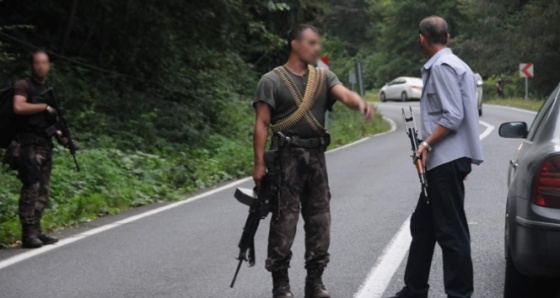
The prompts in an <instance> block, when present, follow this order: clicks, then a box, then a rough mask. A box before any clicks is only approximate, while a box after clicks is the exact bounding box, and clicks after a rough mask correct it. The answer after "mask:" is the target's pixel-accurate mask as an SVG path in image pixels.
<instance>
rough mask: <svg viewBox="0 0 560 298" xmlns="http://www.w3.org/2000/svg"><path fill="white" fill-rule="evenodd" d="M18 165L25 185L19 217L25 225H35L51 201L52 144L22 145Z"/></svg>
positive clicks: (19, 175) (22, 189)
mask: <svg viewBox="0 0 560 298" xmlns="http://www.w3.org/2000/svg"><path fill="white" fill-rule="evenodd" d="M18 164H19V165H18V177H19V179H20V180H21V182H22V183H23V186H22V188H21V194H20V199H19V209H18V213H19V217H20V220H21V222H22V223H23V224H34V223H36V222H37V221H40V220H41V217H42V214H43V210H44V209H45V206H46V205H47V203H48V200H49V192H50V180H51V171H52V144H50V143H45V144H26V145H22V146H21V152H20V156H19V162H18Z"/></svg>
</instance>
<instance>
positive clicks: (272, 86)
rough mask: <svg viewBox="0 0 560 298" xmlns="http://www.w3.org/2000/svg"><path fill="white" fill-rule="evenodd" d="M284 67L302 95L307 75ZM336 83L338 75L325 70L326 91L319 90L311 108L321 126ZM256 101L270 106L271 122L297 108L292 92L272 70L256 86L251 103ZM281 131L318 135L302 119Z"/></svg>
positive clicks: (305, 135) (303, 136)
mask: <svg viewBox="0 0 560 298" xmlns="http://www.w3.org/2000/svg"><path fill="white" fill-rule="evenodd" d="M284 69H285V70H286V71H287V73H288V74H289V75H290V77H291V79H292V81H293V82H294V83H295V85H296V86H297V88H298V89H299V92H300V93H301V94H302V95H303V94H305V88H306V84H307V77H308V75H307V74H305V75H303V76H298V75H296V74H294V73H292V72H291V71H290V70H289V69H287V68H286V67H284ZM338 84H341V82H340V80H339V79H338V77H337V76H336V75H335V74H334V73H333V72H332V71H330V70H329V71H327V84H326V86H325V88H326V89H327V90H326V92H321V95H320V96H321V97H320V98H318V100H317V103H316V104H315V105H314V106H313V108H312V109H311V113H312V114H313V116H315V118H316V119H317V121H318V122H319V123H320V124H321V125H322V126H323V127H324V126H325V112H326V111H327V110H329V109H330V108H331V106H332V105H333V103H334V100H333V98H332V96H331V92H330V91H331V88H332V87H334V86H336V85H338ZM257 102H264V103H266V104H268V105H269V106H270V107H271V108H272V119H271V121H272V124H275V123H276V122H278V121H279V120H281V119H283V118H285V117H287V116H288V115H290V114H292V113H293V112H294V111H295V110H297V105H296V101H295V99H294V98H293V97H292V94H291V93H290V91H289V90H288V88H287V87H286V85H285V83H284V82H283V81H282V79H281V78H280V76H278V74H277V73H276V72H274V71H271V72H268V73H267V74H265V75H263V76H262V78H261V80H260V82H259V84H258V86H257V92H256V94H255V98H254V100H253V105H254V104H256V103H257ZM283 133H284V134H288V135H297V136H299V137H301V138H312V137H317V136H318V132H317V131H315V130H313V129H312V128H311V127H310V126H309V125H306V124H305V122H304V121H300V123H298V124H297V125H294V126H293V127H292V128H290V129H289V130H288V131H283Z"/></svg>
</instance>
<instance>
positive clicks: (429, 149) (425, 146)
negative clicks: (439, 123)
mask: <svg viewBox="0 0 560 298" xmlns="http://www.w3.org/2000/svg"><path fill="white" fill-rule="evenodd" d="M420 145H422V146H424V148H426V150H428V152H430V151H432V146H430V144H428V142H426V141H422V143H420Z"/></svg>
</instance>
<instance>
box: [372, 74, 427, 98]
mask: <svg viewBox="0 0 560 298" xmlns="http://www.w3.org/2000/svg"><path fill="white" fill-rule="evenodd" d="M423 88H424V83H422V79H421V78H411V77H399V78H396V79H394V80H392V81H391V82H389V83H387V84H385V86H383V88H381V90H380V91H379V99H381V101H382V102H386V101H387V100H400V101H408V100H409V99H420V97H421V96H422V89H423Z"/></svg>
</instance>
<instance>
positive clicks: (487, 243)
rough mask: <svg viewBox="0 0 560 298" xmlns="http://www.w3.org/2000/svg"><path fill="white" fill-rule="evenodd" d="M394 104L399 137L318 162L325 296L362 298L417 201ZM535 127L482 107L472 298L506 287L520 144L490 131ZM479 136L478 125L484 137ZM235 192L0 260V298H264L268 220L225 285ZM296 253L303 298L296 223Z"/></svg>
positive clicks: (296, 285)
mask: <svg viewBox="0 0 560 298" xmlns="http://www.w3.org/2000/svg"><path fill="white" fill-rule="evenodd" d="M407 105H408V104H407ZM411 105H413V106H417V105H418V104H417V103H411ZM401 106H404V105H403V104H401V103H386V104H380V105H379V108H380V110H381V111H382V112H383V113H384V114H385V115H386V116H387V117H389V118H391V119H394V120H395V122H396V123H397V126H398V127H397V131H395V132H392V133H389V134H384V135H381V136H377V137H374V138H371V139H368V140H366V141H363V142H361V143H358V144H355V145H353V146H350V147H347V148H344V149H341V150H338V151H334V152H330V153H328V155H327V156H328V167H329V173H330V183H331V192H332V201H331V203H332V207H331V210H332V221H333V223H332V245H331V251H330V252H331V263H330V265H329V267H328V268H327V271H326V272H325V277H324V280H325V283H326V285H327V286H328V288H329V290H330V291H331V292H332V294H333V297H336V298H348V297H353V296H354V294H355V293H356V292H358V291H359V289H360V288H361V286H362V284H363V283H364V281H365V280H366V278H367V276H368V274H369V273H370V272H371V271H372V268H373V267H374V266H378V265H379V264H380V263H383V262H384V258H385V256H386V255H387V254H391V253H392V252H391V251H387V250H386V249H385V248H386V247H388V244H389V243H390V242H391V240H392V239H393V237H394V236H395V234H396V233H397V232H398V231H399V229H400V228H401V226H402V225H403V223H404V222H405V221H406V219H407V218H408V217H409V216H410V214H411V212H412V210H413V208H414V206H415V204H416V200H417V197H418V193H419V185H418V181H417V177H416V174H415V172H414V169H413V167H412V165H411V163H410V159H409V155H410V153H411V152H410V148H409V147H408V146H409V145H408V141H407V139H406V136H405V135H404V132H403V130H402V125H401V116H400V107H401ZM532 118H533V114H531V113H527V112H522V111H516V110H512V109H506V108H500V107H493V106H487V107H485V115H484V116H483V117H482V119H481V120H483V121H484V122H486V123H487V124H490V125H491V126H495V127H496V129H494V130H493V131H492V132H491V134H490V135H488V136H487V137H486V138H485V139H484V140H483V146H484V153H485V158H486V161H485V162H484V163H483V165H482V166H480V167H475V169H474V171H473V173H472V174H471V175H470V177H469V180H468V181H467V199H466V208H467V214H468V217H469V221H470V228H471V233H472V246H473V257H474V263H475V282H476V285H475V287H476V290H475V295H474V297H500V296H501V290H502V289H501V287H502V284H503V274H504V265H505V261H504V258H503V222H504V216H503V215H504V208H505V198H506V167H507V165H508V161H509V159H510V158H511V156H512V154H513V152H514V150H515V148H516V146H517V144H518V143H519V142H517V141H515V140H513V141H512V140H504V139H500V138H499V137H498V136H497V127H498V126H499V124H500V123H501V122H504V121H510V120H524V121H527V122H531V120H532ZM487 128H488V125H482V126H481V131H484V130H486V129H487ZM55 183H56V182H55ZM237 186H244V187H251V183H250V182H249V181H247V180H245V182H242V183H240V185H237ZM233 191H234V186H231V187H224V188H222V189H220V190H218V191H214V192H212V193H211V194H209V195H206V196H199V197H196V200H192V201H190V202H189V203H177V204H172V205H167V206H165V207H163V208H167V209H166V210H163V211H162V210H159V209H152V210H151V211H150V210H148V211H146V212H150V213H149V214H151V215H149V216H145V214H144V213H139V212H138V211H133V212H132V213H129V214H124V215H121V216H119V217H117V218H115V219H113V220H112V219H111V218H109V219H104V220H102V221H100V222H98V224H97V225H98V226H99V225H101V227H99V228H97V229H91V230H89V229H82V230H79V231H77V232H69V233H67V234H64V235H66V236H65V238H64V240H63V241H62V243H61V244H59V245H57V246H54V247H48V248H46V249H40V250H35V251H31V252H30V251H26V250H5V251H0V297H2V298H3V297H9V298H12V297H61V298H64V297H81V298H86V297H204V298H205V297H208V298H210V297H244V298H247V297H255V298H262V297H270V296H271V295H270V289H271V279H270V276H269V274H268V272H266V271H265V269H264V259H265V255H266V238H267V234H268V227H267V224H268V222H269V220H270V217H269V218H267V220H266V222H265V223H263V224H261V228H260V230H259V231H258V235H257V239H256V247H257V265H256V266H255V267H253V268H247V267H246V266H244V267H243V268H242V269H241V272H240V275H239V278H238V282H237V284H236V286H235V288H234V289H230V288H229V283H230V281H231V277H232V275H233V273H234V270H235V266H236V263H237V262H236V260H235V259H234V258H235V256H236V254H237V253H238V250H237V242H238V240H239V237H240V235H241V229H242V226H243V224H244V222H245V219H246V216H247V208H246V207H245V206H243V205H241V204H239V203H237V202H236V201H235V200H234V199H233ZM127 216H132V217H127ZM115 220H117V221H116V222H113V223H111V221H115ZM105 224H106V225H105ZM64 235H63V236H64ZM293 250H294V259H293V261H292V269H291V271H290V275H291V280H292V289H293V291H294V293H295V294H296V297H303V286H304V278H305V271H304V262H303V254H304V245H303V230H302V222H301V221H300V227H299V230H298V235H297V239H296V242H295V244H294V247H293ZM376 264H377V265H376ZM403 266H404V262H402V263H400V266H399V262H397V263H396V265H395V268H394V269H395V270H396V272H395V274H394V276H391V274H389V273H388V276H387V277H388V278H391V277H392V278H391V279H390V283H389V284H388V287H387V291H386V294H385V295H384V297H385V296H388V295H389V294H392V293H394V292H395V291H397V290H398V289H400V287H401V286H402V276H403ZM441 268H442V263H441V256H440V255H437V256H436V257H435V258H434V266H433V270H432V275H431V276H432V281H431V285H432V292H431V296H430V297H444V293H443V285H442V272H441Z"/></svg>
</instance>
